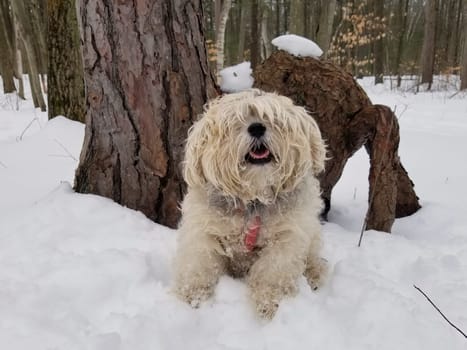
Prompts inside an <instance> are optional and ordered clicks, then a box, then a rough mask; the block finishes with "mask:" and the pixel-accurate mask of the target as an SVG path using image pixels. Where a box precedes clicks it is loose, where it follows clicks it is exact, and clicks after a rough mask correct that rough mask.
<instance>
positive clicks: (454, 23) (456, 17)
mask: <svg viewBox="0 0 467 350" xmlns="http://www.w3.org/2000/svg"><path fill="white" fill-rule="evenodd" d="M452 6H453V9H452V12H451V13H450V18H449V26H450V28H452V29H450V30H449V33H452V35H449V39H448V50H447V64H448V67H450V68H454V67H455V66H456V65H457V63H458V54H459V50H458V49H459V44H460V42H461V40H462V32H461V28H462V27H461V23H460V19H461V10H462V0H452Z"/></svg>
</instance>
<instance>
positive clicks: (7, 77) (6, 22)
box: [0, 0, 16, 93]
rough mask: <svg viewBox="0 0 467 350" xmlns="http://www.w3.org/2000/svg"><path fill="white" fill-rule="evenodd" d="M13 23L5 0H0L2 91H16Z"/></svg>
mask: <svg viewBox="0 0 467 350" xmlns="http://www.w3.org/2000/svg"><path fill="white" fill-rule="evenodd" d="M12 33H13V24H12V21H11V17H10V12H9V9H8V3H7V2H6V1H5V0H1V1H0V74H1V76H2V80H3V92H4V93H10V92H14V91H16V87H15V82H14V80H13V76H14V55H13V43H12Z"/></svg>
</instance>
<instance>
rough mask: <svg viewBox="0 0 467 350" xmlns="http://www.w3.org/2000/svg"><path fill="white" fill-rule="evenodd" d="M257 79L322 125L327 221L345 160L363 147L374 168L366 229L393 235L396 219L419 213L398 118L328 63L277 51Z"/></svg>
mask: <svg viewBox="0 0 467 350" xmlns="http://www.w3.org/2000/svg"><path fill="white" fill-rule="evenodd" d="M254 78H255V87H257V88H260V89H263V90H266V91H276V92H278V93H280V94H282V95H285V96H288V97H290V98H291V99H292V100H293V101H294V102H295V103H297V104H299V105H302V106H305V107H306V108H307V110H308V111H310V113H311V115H313V117H314V118H315V120H316V121H317V123H318V124H319V126H320V129H321V132H322V135H323V138H324V139H325V140H326V144H327V148H328V157H329V159H328V161H327V162H326V170H325V171H324V173H323V174H322V175H321V177H320V182H321V190H322V197H323V199H324V202H325V205H326V208H325V213H324V215H326V214H327V212H328V211H329V209H330V205H331V192H332V189H333V187H334V186H335V185H336V183H337V181H338V180H339V178H340V177H341V175H342V171H343V169H344V166H345V164H346V162H347V160H348V159H349V158H350V157H351V156H352V155H353V154H354V153H355V152H356V151H357V150H358V149H359V148H360V147H361V146H363V145H364V146H365V148H366V150H367V152H368V153H369V156H370V163H371V166H370V174H369V182H370V193H369V200H370V201H371V203H370V206H369V210H368V222H367V226H366V228H367V229H376V230H381V231H386V232H390V230H391V226H392V223H393V221H394V219H395V217H403V216H408V215H411V214H413V213H414V212H416V211H417V210H418V209H419V208H420V204H419V203H418V197H417V195H416V194H415V191H414V189H413V183H412V181H411V180H410V178H409V177H408V175H407V172H406V171H405V169H404V168H403V166H402V164H401V162H400V160H399V156H398V154H397V149H398V145H399V126H398V123H397V118H396V117H395V115H394V113H392V111H391V110H390V109H389V108H388V107H386V106H381V105H375V106H373V105H372V104H371V101H370V99H369V98H368V96H367V95H366V93H365V92H364V91H363V89H362V88H361V87H360V86H359V85H358V84H357V83H356V81H355V80H354V79H353V77H352V76H351V75H350V74H348V73H346V72H345V71H344V70H343V69H341V68H339V67H338V66H336V65H334V64H332V63H330V62H328V61H321V60H318V59H315V58H312V57H295V56H292V55H290V54H288V53H286V52H285V51H277V52H275V53H273V54H272V55H271V56H270V57H269V58H268V59H267V60H266V61H264V62H263V63H262V64H261V65H260V66H258V67H257V69H256V70H255V72H254Z"/></svg>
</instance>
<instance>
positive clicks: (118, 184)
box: [75, 0, 216, 227]
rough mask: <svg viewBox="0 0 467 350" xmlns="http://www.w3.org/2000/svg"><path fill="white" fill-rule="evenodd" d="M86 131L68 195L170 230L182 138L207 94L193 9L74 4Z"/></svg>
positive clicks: (179, 190) (178, 192)
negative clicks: (108, 203)
mask: <svg viewBox="0 0 467 350" xmlns="http://www.w3.org/2000/svg"><path fill="white" fill-rule="evenodd" d="M81 14H82V26H83V31H84V67H85V80H86V87H87V123H86V132H85V140H84V145H83V149H82V152H81V158H80V164H79V167H78V169H77V171H76V177H75V188H76V190H77V191H79V192H84V193H95V194H98V195H102V196H105V197H109V198H112V199H113V200H115V201H116V202H118V203H121V204H122V205H125V206H128V207H130V208H133V209H137V210H140V211H142V212H143V213H144V214H146V215H147V216H148V217H149V218H151V219H153V220H155V221H157V222H159V223H161V224H163V225H167V226H170V227H175V226H176V224H177V222H178V219H179V216H180V213H179V210H178V205H179V203H180V200H181V198H182V194H183V191H184V183H183V179H182V175H181V169H180V165H181V162H182V159H183V150H184V143H185V138H186V135H187V131H188V129H189V127H190V126H191V124H192V122H193V121H194V120H195V119H196V118H197V116H198V114H200V113H201V112H202V108H203V105H204V103H205V102H206V101H207V100H208V98H210V97H214V95H215V94H216V90H215V84H214V79H213V76H212V75H211V74H210V70H209V67H208V63H207V62H208V60H207V56H206V48H205V42H204V35H203V30H202V25H201V24H202V23H203V18H202V9H201V0H192V1H166V0H141V1H138V2H128V1H119V2H114V1H108V0H81Z"/></svg>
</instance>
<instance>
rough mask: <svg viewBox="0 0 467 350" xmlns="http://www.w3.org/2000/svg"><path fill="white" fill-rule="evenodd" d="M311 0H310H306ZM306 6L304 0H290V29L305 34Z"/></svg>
mask: <svg viewBox="0 0 467 350" xmlns="http://www.w3.org/2000/svg"><path fill="white" fill-rule="evenodd" d="M305 1H309V0H305ZM304 10H305V6H304V2H303V0H290V13H289V16H290V19H289V31H290V33H291V34H296V35H301V36H305V11H304Z"/></svg>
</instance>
